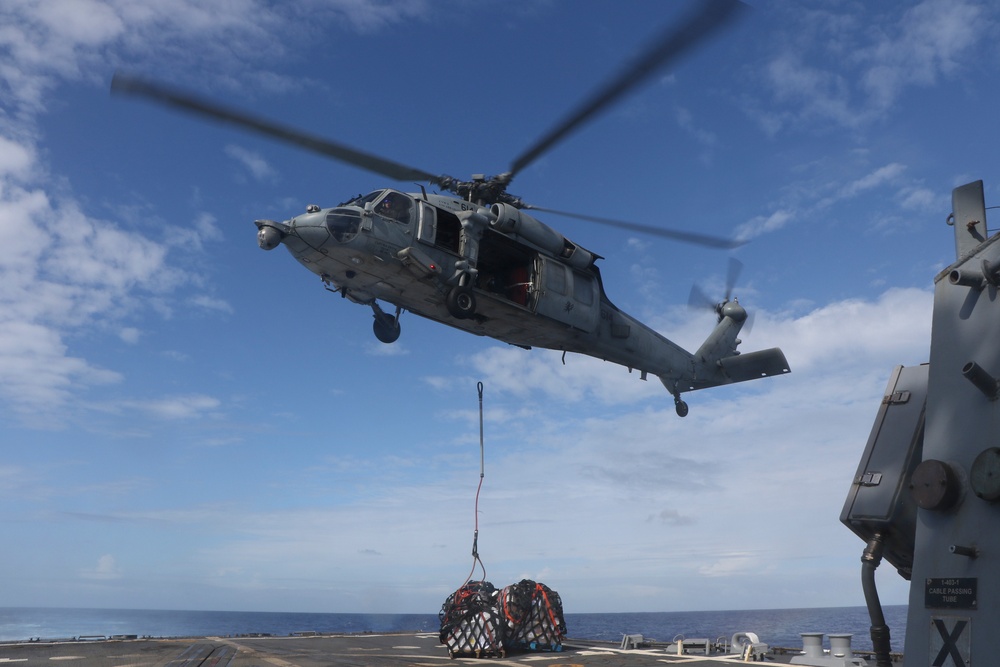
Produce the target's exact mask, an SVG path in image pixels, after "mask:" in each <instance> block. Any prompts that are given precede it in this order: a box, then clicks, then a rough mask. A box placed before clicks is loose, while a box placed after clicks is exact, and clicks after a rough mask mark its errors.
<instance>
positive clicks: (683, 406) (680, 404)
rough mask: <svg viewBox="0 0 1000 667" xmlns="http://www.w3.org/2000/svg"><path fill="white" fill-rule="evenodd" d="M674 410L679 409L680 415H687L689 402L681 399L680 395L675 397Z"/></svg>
mask: <svg viewBox="0 0 1000 667" xmlns="http://www.w3.org/2000/svg"><path fill="white" fill-rule="evenodd" d="M674 410H676V411H677V416H678V417H687V414H688V404H687V403H685V402H684V401H682V400H681V399H680V397H679V396H678V397H675V398H674Z"/></svg>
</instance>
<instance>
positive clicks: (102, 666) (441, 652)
mask: <svg viewBox="0 0 1000 667" xmlns="http://www.w3.org/2000/svg"><path fill="white" fill-rule="evenodd" d="M670 650H674V651H676V649H675V648H674V647H673V645H671V644H659V645H656V646H652V647H648V648H639V649H630V650H622V649H620V648H619V647H618V646H615V645H613V644H611V643H609V642H591V641H575V640H567V642H566V643H565V644H564V645H563V650H562V651H558V652H538V653H515V654H512V655H508V656H505V657H492V658H480V659H476V658H473V657H461V656H459V657H456V658H454V659H452V658H451V657H450V656H449V655H448V651H447V649H446V647H445V646H444V645H442V644H441V643H440V642H439V640H438V635H437V634H436V633H426V632H425V633H405V634H352V635H322V636H307V637H298V636H291V637H257V636H254V637H202V638H177V639H127V640H102V641H86V640H76V641H59V642H16V643H9V644H0V665H4V666H5V665H11V667H57V666H58V667H328V666H330V665H345V666H347V667H355V666H356V667H372V666H377V665H388V666H390V667H391V666H396V665H400V666H402V665H406V666H414V667H418V666H419V667H425V666H428V665H447V664H461V663H464V664H470V663H479V664H482V665H483V667H488V666H489V665H524V666H526V667H528V666H532V667H569V666H570V665H574V666H575V665H580V666H581V667H613V666H617V665H628V666H629V667H633V666H643V665H649V666H653V665H657V666H660V665H663V664H664V663H666V664H694V665H698V666H701V667H718V666H720V665H731V664H745V663H743V661H742V660H741V659H740V657H739V656H736V655H732V656H726V655H722V654H717V655H711V656H706V655H683V656H678V655H676V652H675V654H674V655H671V654H670V653H669V651H670ZM788 657H791V656H788ZM788 657H785V656H780V655H779V656H776V660H775V661H776V662H787V661H788Z"/></svg>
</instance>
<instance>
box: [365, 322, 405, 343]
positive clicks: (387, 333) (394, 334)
mask: <svg viewBox="0 0 1000 667" xmlns="http://www.w3.org/2000/svg"><path fill="white" fill-rule="evenodd" d="M372 331H374V332H375V337H376V338H378V339H379V340H380V341H382V342H383V343H386V344H389V343H395V342H396V341H397V340H399V333H400V331H401V329H400V327H399V322H397V321H396V318H395V317H386V318H385V319H379V318H377V317H376V318H375V322H373V323H372Z"/></svg>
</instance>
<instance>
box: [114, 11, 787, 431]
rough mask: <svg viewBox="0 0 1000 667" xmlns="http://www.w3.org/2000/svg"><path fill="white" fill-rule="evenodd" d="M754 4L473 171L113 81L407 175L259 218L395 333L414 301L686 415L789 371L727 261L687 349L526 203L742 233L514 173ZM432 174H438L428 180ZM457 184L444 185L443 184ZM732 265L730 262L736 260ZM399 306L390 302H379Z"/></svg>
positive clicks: (276, 240)
mask: <svg viewBox="0 0 1000 667" xmlns="http://www.w3.org/2000/svg"><path fill="white" fill-rule="evenodd" d="M744 8H745V6H744V5H743V3H741V2H739V1H738V0H710V1H708V2H699V3H696V5H695V10H694V11H692V12H691V13H690V14H688V15H687V16H686V17H685V18H683V19H682V20H681V21H679V22H678V23H676V24H674V25H672V26H669V27H668V29H667V30H666V31H665V32H664V33H663V34H662V35H660V37H659V38H658V39H656V40H654V41H653V43H652V46H651V47H650V48H647V49H646V50H645V51H644V52H643V53H642V54H641V56H640V57H639V58H638V59H637V60H636V61H635V62H634V63H632V64H631V65H630V66H629V67H627V68H625V69H624V70H623V72H622V73H620V74H619V75H618V76H617V77H615V78H613V79H612V80H611V81H610V82H609V83H608V84H606V85H604V86H603V87H601V88H599V89H597V91H596V92H595V93H594V94H593V95H592V96H591V97H590V98H588V99H587V100H586V101H585V102H584V103H583V104H582V105H581V106H579V107H578V108H577V109H576V110H575V111H574V112H573V113H570V114H569V115H568V116H567V117H566V118H565V119H564V120H563V121H562V122H561V123H559V124H558V125H556V126H555V127H554V128H553V129H552V130H550V131H549V132H548V133H547V134H545V135H544V136H543V137H542V138H541V139H540V140H538V141H537V142H536V143H535V144H533V145H532V146H531V147H530V148H529V149H528V150H526V151H524V152H523V153H522V154H521V155H520V156H519V157H518V158H517V159H515V160H514V161H513V163H512V164H511V167H510V169H509V170H508V171H506V172H503V173H501V174H498V175H495V176H487V175H485V174H475V175H473V176H472V177H471V179H470V180H461V179H457V178H453V177H451V176H447V175H437V174H433V173H430V172H427V171H424V170H422V169H418V168H414V167H410V166H407V165H404V164H400V163H398V162H395V161H392V160H389V159H386V158H382V157H379V156H376V155H373V154H371V153H369V152H366V151H362V150H358V149H355V148H352V147H349V146H346V145H344V144H340V143H337V142H335V141H332V140H329V139H325V138H321V137H318V136H315V135H311V134H308V133H305V132H302V131H299V130H297V129H294V128H290V127H287V126H284V125H281V124H279V123H275V122H272V121H270V120H266V119H262V118H258V117H255V116H252V115H250V114H247V113H244V112H242V111H238V110H235V109H231V108H228V107H225V106H222V105H220V104H216V103H212V102H208V101H205V100H202V99H199V98H197V97H195V96H193V95H190V94H187V93H185V92H182V91H179V90H176V89H173V88H170V87H167V86H164V85H161V84H158V83H154V82H151V81H148V80H145V79H142V78H139V77H135V76H131V75H128V74H124V73H121V72H119V73H116V74H115V76H114V78H113V80H112V83H111V91H112V93H122V94H129V95H134V96H139V97H144V98H146V99H149V100H152V101H154V102H157V103H160V104H165V105H168V106H172V107H175V108H178V109H181V110H183V111H185V112H188V113H193V114H196V115H200V116H203V117H207V118H209V119H213V120H216V121H219V122H223V123H227V124H231V125H236V126H239V127H241V128H243V129H246V130H250V131H252V132H255V133H258V134H263V135H265V136H269V137H271V138H273V139H277V140H279V141H282V142H285V143H290V144H294V145H297V146H299V147H301V148H304V149H306V150H309V151H312V152H315V153H319V154H321V155H324V156H326V157H329V158H333V159H335V160H338V161H340V162H344V163H347V164H350V165H353V166H356V167H360V168H361V169H364V170H367V171H370V172H373V173H376V174H378V175H381V176H384V177H387V178H391V179H394V180H395V181H398V182H415V183H416V184H417V185H418V186H419V188H420V191H419V192H403V191H402V190H398V189H395V188H391V187H386V188H380V189H377V190H374V191H372V192H369V193H368V194H364V195H358V196H356V197H353V198H351V199H349V200H347V201H345V202H343V203H341V204H338V205H337V206H334V207H332V208H322V207H320V206H319V205H316V204H310V205H308V206H307V207H306V211H305V213H304V214H301V215H296V216H294V217H292V218H290V219H288V220H285V221H276V220H257V221H255V225H256V227H257V230H258V231H257V241H258V245H259V246H260V247H261V248H262V249H264V250H273V249H274V248H276V247H277V246H279V245H284V246H285V248H286V249H287V250H288V251H289V252H290V253H291V254H292V256H293V257H294V258H295V259H296V260H297V261H298V262H299V263H301V264H302V265H303V266H305V267H306V268H307V269H309V270H310V271H312V272H313V273H315V274H316V275H317V276H319V278H320V279H321V280H322V283H323V285H324V286H325V287H326V289H328V290H330V291H332V292H334V293H337V294H339V295H340V296H341V297H342V298H344V299H347V300H348V301H351V302H354V303H356V304H360V305H363V306H368V307H370V308H371V310H372V313H373V316H374V323H373V331H374V334H375V337H376V338H377V339H378V340H379V341H381V342H383V343H387V344H390V343H394V342H395V341H396V340H397V339H398V338H399V336H400V333H401V328H400V317H401V316H402V314H403V313H404V312H411V313H414V314H416V315H420V316H423V317H425V318H427V319H430V320H433V321H435V322H439V323H442V324H446V325H448V326H451V327H454V328H456V329H460V330H462V331H466V332H469V333H472V334H476V335H480V336H487V337H490V338H493V339H496V340H499V341H503V342H505V343H508V344H510V345H514V346H517V347H521V348H525V349H529V350H530V349H531V348H533V347H539V348H545V349H552V350H561V351H562V352H563V358H564V359H565V354H566V353H567V352H574V353H578V354H583V355H588V356H591V357H595V358H598V359H602V360H605V361H609V362H612V363H615V364H618V365H621V366H624V367H626V368H628V370H629V372H630V373H631V372H632V371H633V370H637V371H638V372H639V376H640V379H642V380H646V379H647V376H648V375H649V374H652V375H654V376H656V377H657V378H659V380H660V381H661V382H662V383H663V385H664V387H666V389H667V390H668V391H669V392H670V393H671V395H672V396H673V398H674V406H675V410H676V412H677V414H678V415H679V416H681V417H684V416H686V415H687V414H688V405H687V403H686V402H685V401H684V400H682V398H681V394H682V393H684V392H688V391H693V390H697V389H705V388H708V387H715V386H719V385H725V384H730V383H735V382H743V381H747V380H752V379H757V378H763V377H770V376H774V375H780V374H784V373H788V372H790V369H789V366H788V362H787V361H786V359H785V356H784V354H783V353H782V351H781V350H780V349H778V348H770V349H765V350H759V351H756V352H750V353H747V354H741V353H740V352H739V351H738V350H737V346H738V345H739V344H740V343H741V341H740V339H739V338H738V335H739V333H740V330H741V329H742V328H743V326H744V324H745V323H746V322H747V321H748V315H747V311H746V309H745V308H744V307H743V306H742V305H740V303H739V301H738V300H737V299H736V298H735V297H732V294H731V292H732V286H733V283H734V282H735V273H737V271H733V270H730V280H729V281H728V284H727V288H726V294H725V298H724V299H723V301H721V302H719V303H715V304H712V307H713V308H714V310H715V312H716V314H717V318H718V322H717V325H716V327H715V328H714V330H713V331H712V332H711V333H710V334H709V336H708V338H707V339H706V340H705V341H704V343H703V344H702V345H701V346H700V347H699V348H698V349H697V350H696V351H695V352H693V353H692V352H688V351H687V350H685V349H683V348H682V347H680V346H679V345H677V344H676V343H674V342H672V341H671V340H669V339H667V338H666V337H664V336H663V335H661V334H660V333H658V332H657V331H655V330H653V329H652V328H651V327H649V326H647V325H645V324H643V323H641V322H640V321H638V320H637V319H636V318H634V317H632V316H630V315H628V314H627V313H625V312H623V311H622V310H620V309H619V308H618V307H617V306H615V305H614V304H613V303H612V302H611V300H610V299H609V298H608V296H607V294H606V293H605V290H604V285H603V282H602V279H601V273H600V270H599V268H598V266H597V264H596V262H597V260H599V259H601V256H600V255H598V254H597V253H595V252H593V251H591V250H588V249H587V248H584V247H583V246H581V245H579V244H577V243H575V242H573V241H570V240H569V239H568V238H567V237H565V236H564V235H563V234H561V233H560V232H558V231H556V230H555V229H554V228H552V227H550V226H549V225H547V224H546V223H544V222H542V221H541V220H539V219H538V218H536V217H534V216H533V215H530V214H529V213H528V211H538V212H541V213H548V214H552V215H559V216H563V217H570V218H576V219H582V220H586V221H589V222H594V223H598V224H604V225H610V226H614V227H618V228H623V229H627V230H630V231H637V232H640V233H645V234H651V235H656V236H661V237H665V238H669V239H672V240H676V241H681V242H686V243H694V244H699V245H704V246H709V247H715V248H734V247H736V246H738V245H740V243H739V242H738V241H733V240H730V239H725V238H719V237H714V236H709V235H704V234H699V233H694V232H688V231H683V230H674V229H668V228H664V227H660V226H654V225H646V224H641V223H635V222H629V221H624V220H616V219H609V218H604V217H599V216H592V215H585V214H579V213H570V212H566V211H559V210H555V209H549V208H543V207H540V206H535V205H533V204H530V203H527V202H525V201H523V200H522V199H521V198H520V197H517V196H515V195H513V194H510V193H509V192H508V191H507V188H508V186H509V185H510V183H511V182H512V180H513V178H514V177H515V175H517V174H518V173H519V172H521V171H522V170H523V169H524V168H525V167H527V166H528V165H530V164H531V163H533V162H534V161H535V160H536V159H537V158H538V157H539V156H541V155H542V154H544V153H545V152H546V151H548V150H549V149H551V148H552V147H553V146H554V145H555V144H556V143H557V142H559V141H561V140H562V139H564V138H565V137H566V136H567V135H569V134H570V133H571V132H572V131H574V130H576V129H577V128H578V127H580V126H581V125H582V124H583V123H584V122H586V121H589V120H591V119H592V118H594V117H595V116H596V115H597V114H599V113H600V112H602V111H603V110H605V109H606V108H607V107H608V106H609V105H610V104H612V103H613V102H615V101H617V100H619V99H620V98H621V97H622V96H624V95H625V94H626V93H627V92H629V91H630V90H632V89H634V88H635V87H636V86H637V85H638V84H640V83H642V82H643V81H645V80H647V79H648V78H650V77H651V76H652V75H653V74H654V73H655V72H656V71H658V70H659V69H661V68H662V67H664V66H665V65H666V64H667V63H668V62H671V61H673V60H676V59H677V58H678V57H679V56H680V55H682V54H683V53H685V52H686V51H689V50H690V49H691V48H693V47H695V46H697V45H698V44H699V43H700V42H703V41H704V40H705V39H706V38H708V37H709V36H710V35H712V34H713V33H716V32H717V31H718V30H719V29H720V28H721V27H722V26H723V25H725V24H727V23H728V22H730V21H731V20H732V19H733V18H734V17H735V16H736V15H737V14H738V13H739V12H740V11H742V10H743V9H744ZM423 184H429V185H431V186H436V187H437V188H438V189H439V191H438V192H428V191H427V188H426V187H425V185H423ZM443 193H447V194H443ZM732 266H733V265H731V267H732ZM380 302H381V303H385V304H390V305H391V306H392V307H393V308H389V310H388V311H386V310H383V308H382V305H381V303H380Z"/></svg>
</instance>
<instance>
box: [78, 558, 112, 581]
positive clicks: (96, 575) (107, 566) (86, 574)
mask: <svg viewBox="0 0 1000 667" xmlns="http://www.w3.org/2000/svg"><path fill="white" fill-rule="evenodd" d="M80 576H81V577H83V578H84V579H95V580H98V581H110V580H113V579H120V578H121V576H122V572H121V568H119V567H118V562H117V561H116V560H115V557H114V556H112V555H111V554H105V555H103V556H101V557H100V558H98V559H97V565H96V566H94V567H92V568H88V569H85V570H82V571H81V572H80Z"/></svg>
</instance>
